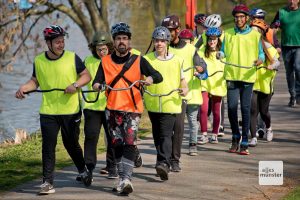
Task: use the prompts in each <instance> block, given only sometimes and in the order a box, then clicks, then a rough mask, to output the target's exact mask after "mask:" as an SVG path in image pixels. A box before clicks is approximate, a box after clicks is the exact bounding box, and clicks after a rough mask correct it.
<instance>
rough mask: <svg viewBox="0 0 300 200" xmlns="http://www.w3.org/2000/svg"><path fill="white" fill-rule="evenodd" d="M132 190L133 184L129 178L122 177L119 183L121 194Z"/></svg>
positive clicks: (126, 193)
mask: <svg viewBox="0 0 300 200" xmlns="http://www.w3.org/2000/svg"><path fill="white" fill-rule="evenodd" d="M132 192H133V185H132V183H131V181H130V180H129V179H127V178H126V179H124V180H122V181H121V183H120V191H119V193H120V194H121V195H128V194H130V193H132Z"/></svg>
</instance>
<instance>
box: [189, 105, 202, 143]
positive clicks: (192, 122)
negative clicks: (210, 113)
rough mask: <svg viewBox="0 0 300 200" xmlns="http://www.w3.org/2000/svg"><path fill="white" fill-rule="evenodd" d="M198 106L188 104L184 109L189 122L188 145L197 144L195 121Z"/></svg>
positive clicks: (197, 124) (197, 126)
mask: <svg viewBox="0 0 300 200" xmlns="http://www.w3.org/2000/svg"><path fill="white" fill-rule="evenodd" d="M198 111H199V105H194V104H188V105H187V107H186V116H187V120H188V122H189V135H190V144H192V143H193V144H197V134H198V129H199V122H198V121H197V116H198Z"/></svg>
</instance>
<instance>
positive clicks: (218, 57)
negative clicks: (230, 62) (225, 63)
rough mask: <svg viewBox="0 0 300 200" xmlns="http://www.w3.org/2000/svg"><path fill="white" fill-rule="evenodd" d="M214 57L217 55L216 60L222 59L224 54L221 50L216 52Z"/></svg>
mask: <svg viewBox="0 0 300 200" xmlns="http://www.w3.org/2000/svg"><path fill="white" fill-rule="evenodd" d="M216 57H217V59H218V60H222V59H223V58H224V57H225V54H224V52H222V51H218V52H217V53H216Z"/></svg>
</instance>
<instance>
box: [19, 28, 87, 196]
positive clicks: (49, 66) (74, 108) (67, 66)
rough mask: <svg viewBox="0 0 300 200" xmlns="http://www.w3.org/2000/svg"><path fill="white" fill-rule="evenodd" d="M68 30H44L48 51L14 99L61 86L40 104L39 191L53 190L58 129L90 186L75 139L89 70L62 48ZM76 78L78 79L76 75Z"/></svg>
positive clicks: (44, 95)
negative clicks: (40, 150)
mask: <svg viewBox="0 0 300 200" xmlns="http://www.w3.org/2000/svg"><path fill="white" fill-rule="evenodd" d="M66 34H67V33H66V32H65V31H64V29H63V28H61V27H60V26H57V25H51V26H49V27H47V28H45V29H44V38H45V40H46V44H47V47H48V50H47V51H46V52H44V53H41V54H39V55H38V56H36V57H35V59H34V64H33V73H32V77H31V79H30V80H29V81H27V82H26V83H25V84H24V85H21V87H20V88H19V89H18V91H17V92H16V98H18V99H23V98H25V95H24V92H28V91H31V90H36V89H37V88H38V87H40V89H41V90H49V89H53V88H63V89H65V90H64V92H63V91H52V92H47V93H43V94H42V95H43V96H42V104H41V107H40V124H41V132H42V162H43V184H42V185H41V186H40V187H41V189H40V192H39V193H40V194H51V193H54V192H55V189H54V187H53V181H54V168H55V147H56V143H57V136H58V133H59V131H60V130H61V135H62V140H63V144H64V146H65V148H66V150H67V151H68V153H69V155H70V157H71V158H72V160H73V162H74V164H75V166H76V168H77V170H78V172H79V174H80V177H81V180H82V181H83V183H84V184H85V185H86V186H89V185H91V182H92V174H91V172H90V171H89V170H88V169H87V168H86V166H85V162H84V158H83V153H82V149H81V147H80V144H79V142H78V139H79V133H80V129H79V125H80V120H81V110H80V100H79V89H80V88H81V87H82V86H84V85H85V84H87V83H88V82H89V81H90V80H91V76H90V73H89V72H88V70H87V69H86V68H85V66H84V64H83V62H82V61H81V59H80V58H79V57H78V56H77V55H76V54H75V53H74V52H71V51H67V50H64V48H65V40H64V36H65V35H66ZM78 77H79V78H78Z"/></svg>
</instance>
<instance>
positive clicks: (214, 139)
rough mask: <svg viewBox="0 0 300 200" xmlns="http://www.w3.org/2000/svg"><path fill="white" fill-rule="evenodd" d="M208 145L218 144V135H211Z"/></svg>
mask: <svg viewBox="0 0 300 200" xmlns="http://www.w3.org/2000/svg"><path fill="white" fill-rule="evenodd" d="M209 143H211V144H218V143H219V142H218V135H217V134H212V136H211V137H210V138H209Z"/></svg>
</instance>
